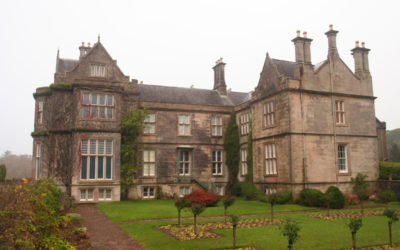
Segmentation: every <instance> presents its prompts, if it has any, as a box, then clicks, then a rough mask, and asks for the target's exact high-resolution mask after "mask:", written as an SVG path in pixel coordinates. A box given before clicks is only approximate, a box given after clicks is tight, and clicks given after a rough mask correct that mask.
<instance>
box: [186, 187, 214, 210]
mask: <svg viewBox="0 0 400 250" xmlns="http://www.w3.org/2000/svg"><path fill="white" fill-rule="evenodd" d="M185 198H186V201H187V203H188V204H189V205H192V204H194V203H196V204H201V205H203V206H206V207H211V206H215V205H216V204H217V203H218V201H219V196H218V195H217V194H216V193H213V192H207V191H204V190H196V191H193V192H191V193H190V194H188V195H185Z"/></svg>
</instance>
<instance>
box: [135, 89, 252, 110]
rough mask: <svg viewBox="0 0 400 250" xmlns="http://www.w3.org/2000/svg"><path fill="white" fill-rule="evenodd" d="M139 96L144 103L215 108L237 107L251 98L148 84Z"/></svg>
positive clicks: (140, 90) (236, 94)
mask: <svg viewBox="0 0 400 250" xmlns="http://www.w3.org/2000/svg"><path fill="white" fill-rule="evenodd" d="M139 95H140V99H141V100H143V101H151V102H162V103H179V104H198V105H214V106H235V105H238V104H241V103H243V102H245V101H247V100H250V97H251V95H250V94H249V93H242V92H230V93H227V95H226V96H223V95H220V94H219V92H218V91H217V90H208V89H195V88H181V87H167V86H159V85H148V84H139Z"/></svg>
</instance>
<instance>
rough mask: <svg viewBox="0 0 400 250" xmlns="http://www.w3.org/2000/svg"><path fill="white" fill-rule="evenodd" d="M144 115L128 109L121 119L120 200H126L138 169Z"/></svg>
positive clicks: (143, 112) (141, 112)
mask: <svg viewBox="0 0 400 250" xmlns="http://www.w3.org/2000/svg"><path fill="white" fill-rule="evenodd" d="M145 117H146V113H145V111H143V110H138V111H135V110H134V109H133V108H130V109H129V110H128V112H127V113H125V114H124V115H123V116H122V119H121V177H120V183H121V199H127V198H128V192H129V189H130V188H131V187H132V186H133V185H134V184H135V182H134V179H133V177H134V174H135V173H136V171H137V170H138V169H140V161H139V157H138V156H139V150H140V146H141V142H140V141H139V136H140V134H141V133H142V131H143V128H144V118H145Z"/></svg>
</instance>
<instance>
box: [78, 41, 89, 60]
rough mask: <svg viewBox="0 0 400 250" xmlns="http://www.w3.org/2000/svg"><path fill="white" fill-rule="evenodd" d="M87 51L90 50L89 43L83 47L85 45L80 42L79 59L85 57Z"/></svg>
mask: <svg viewBox="0 0 400 250" xmlns="http://www.w3.org/2000/svg"><path fill="white" fill-rule="evenodd" d="M89 49H90V43H88V46H85V43H84V42H82V46H79V51H80V55H79V59H81V58H82V57H83V56H84V55H86V53H87V52H88V50H89Z"/></svg>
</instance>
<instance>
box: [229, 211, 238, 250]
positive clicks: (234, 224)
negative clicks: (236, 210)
mask: <svg viewBox="0 0 400 250" xmlns="http://www.w3.org/2000/svg"><path fill="white" fill-rule="evenodd" d="M230 217H231V222H232V233H233V238H232V239H233V249H236V227H237V224H238V222H239V219H240V217H239V216H237V215H236V214H231V215H230Z"/></svg>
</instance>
